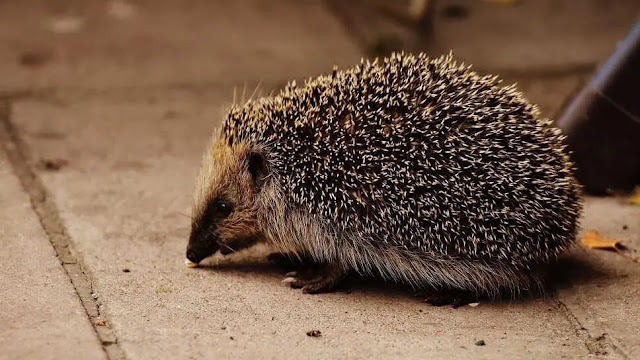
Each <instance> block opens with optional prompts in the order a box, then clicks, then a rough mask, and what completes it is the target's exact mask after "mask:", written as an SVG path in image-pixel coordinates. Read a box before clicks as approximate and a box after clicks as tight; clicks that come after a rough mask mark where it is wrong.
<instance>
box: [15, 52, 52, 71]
mask: <svg viewBox="0 0 640 360" xmlns="http://www.w3.org/2000/svg"><path fill="white" fill-rule="evenodd" d="M51 58H52V55H51V53H50V52H47V51H26V52H23V53H22V54H20V56H19V57H18V63H19V64H20V65H22V66H26V67H39V66H42V65H44V64H46V63H47V62H49V60H51Z"/></svg>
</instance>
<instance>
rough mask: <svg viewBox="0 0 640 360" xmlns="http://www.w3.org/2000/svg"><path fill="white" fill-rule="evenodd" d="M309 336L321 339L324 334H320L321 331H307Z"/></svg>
mask: <svg viewBox="0 0 640 360" xmlns="http://www.w3.org/2000/svg"><path fill="white" fill-rule="evenodd" d="M307 336H310V337H320V336H322V332H320V330H309V331H307Z"/></svg>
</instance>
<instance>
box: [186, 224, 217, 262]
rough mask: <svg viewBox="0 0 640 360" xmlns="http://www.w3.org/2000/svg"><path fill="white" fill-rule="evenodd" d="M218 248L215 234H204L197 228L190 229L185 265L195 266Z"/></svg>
mask: <svg viewBox="0 0 640 360" xmlns="http://www.w3.org/2000/svg"><path fill="white" fill-rule="evenodd" d="M218 249H219V245H218V239H217V236H215V235H213V234H204V233H202V232H201V231H199V230H198V229H197V228H194V229H193V230H191V236H190V237H189V245H188V246H187V258H186V259H185V265H186V266H187V267H195V266H196V265H197V264H199V263H200V262H201V261H202V260H204V259H205V258H207V257H209V256H211V255H213V254H215V253H216V252H217V251H218Z"/></svg>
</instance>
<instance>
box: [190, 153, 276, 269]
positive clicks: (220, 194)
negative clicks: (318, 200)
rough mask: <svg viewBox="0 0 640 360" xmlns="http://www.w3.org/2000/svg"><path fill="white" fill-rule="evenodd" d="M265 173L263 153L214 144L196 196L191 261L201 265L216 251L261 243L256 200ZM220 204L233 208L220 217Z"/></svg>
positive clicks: (227, 250)
mask: <svg viewBox="0 0 640 360" xmlns="http://www.w3.org/2000/svg"><path fill="white" fill-rule="evenodd" d="M265 169H266V167H265V160H264V157H263V155H262V153H261V150H260V149H255V148H251V147H250V146H248V145H247V144H244V143H241V144H234V145H233V146H229V145H227V143H226V142H225V141H221V140H218V141H214V142H213V143H212V146H211V148H210V149H209V151H208V152H207V154H206V155H205V157H204V159H203V161H202V168H201V170H200V176H199V179H198V185H197V187H196V192H195V195H194V208H193V221H192V230H191V237H190V240H189V247H188V249H187V257H188V258H189V259H190V260H191V261H193V262H199V261H201V260H202V259H203V258H205V257H207V256H209V255H212V254H213V253H215V252H216V251H217V250H220V252H221V253H222V254H229V253H232V252H235V251H237V250H241V249H244V248H246V247H249V246H251V245H253V244H255V243H256V242H257V241H259V240H260V238H261V234H260V230H259V229H258V222H257V214H258V207H257V205H256V201H255V198H256V195H257V194H258V193H259V191H260V187H259V184H260V178H261V177H263V176H264V171H265ZM220 202H224V203H226V204H228V206H230V212H229V213H228V215H227V216H218V214H219V212H216V204H218V203H220Z"/></svg>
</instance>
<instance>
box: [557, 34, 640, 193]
mask: <svg viewBox="0 0 640 360" xmlns="http://www.w3.org/2000/svg"><path fill="white" fill-rule="evenodd" d="M558 126H559V127H560V128H562V130H564V131H565V133H566V134H567V136H568V145H569V149H570V150H571V151H572V152H573V155H572V157H573V160H574V161H575V163H576V166H577V168H578V169H577V172H576V176H577V178H578V180H579V181H580V182H581V183H582V184H583V185H584V187H585V190H586V191H587V192H590V193H595V194H604V193H606V192H607V191H608V190H625V191H628V190H631V188H633V186H634V185H636V184H640V22H637V23H636V24H635V26H634V27H633V29H632V30H631V32H630V33H629V35H628V36H627V37H626V38H625V39H624V40H623V41H621V42H620V43H619V44H618V47H617V48H616V51H615V52H614V53H613V55H611V57H610V58H609V59H608V60H607V61H606V62H605V63H604V64H603V65H602V66H601V67H600V69H598V71H597V72H596V74H595V76H594V77H593V78H592V79H591V80H590V81H589V83H588V84H587V86H586V87H585V88H584V89H583V90H582V91H581V92H580V93H579V94H578V96H576V98H575V99H574V100H573V101H571V102H570V103H569V104H568V106H567V107H566V108H565V110H564V113H563V114H562V115H561V116H560V117H559V118H558Z"/></svg>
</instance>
